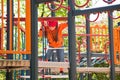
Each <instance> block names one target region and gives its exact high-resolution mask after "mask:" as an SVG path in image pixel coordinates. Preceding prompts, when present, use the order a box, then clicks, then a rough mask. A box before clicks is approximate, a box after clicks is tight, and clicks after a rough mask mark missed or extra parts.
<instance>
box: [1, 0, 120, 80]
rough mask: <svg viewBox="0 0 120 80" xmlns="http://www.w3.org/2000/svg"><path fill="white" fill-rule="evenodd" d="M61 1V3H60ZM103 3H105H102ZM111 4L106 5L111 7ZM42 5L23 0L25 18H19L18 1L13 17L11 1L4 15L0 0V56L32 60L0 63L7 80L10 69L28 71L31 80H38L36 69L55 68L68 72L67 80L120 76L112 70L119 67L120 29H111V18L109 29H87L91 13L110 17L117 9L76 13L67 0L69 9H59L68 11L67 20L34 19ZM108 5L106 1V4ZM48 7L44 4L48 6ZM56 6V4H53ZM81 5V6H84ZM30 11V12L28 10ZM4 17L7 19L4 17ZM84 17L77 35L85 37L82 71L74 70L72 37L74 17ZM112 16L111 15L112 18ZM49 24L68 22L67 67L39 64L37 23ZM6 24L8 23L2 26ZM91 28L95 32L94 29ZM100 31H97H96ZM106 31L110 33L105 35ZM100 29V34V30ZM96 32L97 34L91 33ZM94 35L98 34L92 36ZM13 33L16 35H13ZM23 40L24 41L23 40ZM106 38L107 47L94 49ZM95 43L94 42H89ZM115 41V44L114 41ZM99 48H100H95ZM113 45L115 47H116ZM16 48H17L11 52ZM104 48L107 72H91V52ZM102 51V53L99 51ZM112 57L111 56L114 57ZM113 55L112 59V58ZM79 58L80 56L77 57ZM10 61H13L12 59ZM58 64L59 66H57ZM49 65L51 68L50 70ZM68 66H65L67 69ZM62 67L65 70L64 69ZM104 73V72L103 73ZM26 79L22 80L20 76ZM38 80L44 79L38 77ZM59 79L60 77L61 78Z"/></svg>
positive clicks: (84, 10)
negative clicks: (96, 75)
mask: <svg viewBox="0 0 120 80" xmlns="http://www.w3.org/2000/svg"><path fill="white" fill-rule="evenodd" d="M61 1H63V0H61ZM104 1H105V0H104ZM113 1H114V0H112V1H110V2H108V3H112V2H113ZM43 2H49V0H36V1H35V0H31V1H29V0H26V1H25V5H24V6H25V14H24V16H25V17H24V18H23V17H22V16H21V15H20V14H21V13H20V0H18V3H17V4H18V6H17V9H18V14H15V15H14V14H13V12H14V10H13V7H14V5H13V0H10V1H8V2H7V11H5V9H4V8H5V7H4V6H5V2H4V0H1V3H0V4H1V5H0V6H1V15H0V16H1V17H0V20H1V29H0V33H1V34H0V35H1V37H0V54H7V58H8V59H11V56H12V54H19V55H21V56H22V55H23V54H27V55H28V54H29V55H31V56H32V57H31V59H30V61H29V60H22V59H21V58H20V60H5V59H4V60H0V66H1V67H0V68H1V69H7V70H8V73H7V76H9V77H6V80H11V78H10V73H9V70H13V69H16V70H17V69H18V70H21V69H22V70H23V69H29V68H30V71H31V74H30V77H29V78H30V79H31V80H37V79H38V68H51V67H53V68H55V67H58V68H60V67H63V68H66V69H68V68H69V70H68V72H69V76H67V77H69V79H70V80H76V73H91V72H97V71H98V70H99V71H98V73H99V72H100V71H101V72H104V73H106V72H107V73H109V72H110V73H111V74H110V75H111V80H114V79H115V74H114V73H115V72H120V69H119V68H115V66H114V65H115V64H117V65H119V64H120V60H119V58H120V55H119V54H120V44H119V41H120V37H119V36H120V34H119V31H120V28H119V27H118V28H115V29H113V23H112V22H113V21H112V18H111V17H109V21H108V22H109V24H108V26H109V27H106V26H103V27H102V28H101V27H98V26H97V27H96V26H95V27H90V20H88V15H89V14H90V13H95V12H104V11H109V14H110V15H111V12H112V11H113V10H117V9H120V5H119V4H118V5H111V6H105V7H100V8H91V9H83V10H75V8H74V6H78V5H77V4H76V3H75V2H74V4H72V3H73V0H69V1H68V4H69V7H64V6H62V2H61V3H60V5H59V6H60V7H58V8H65V9H68V10H69V12H68V17H67V18H57V17H54V18H52V17H51V18H38V17H37V6H36V5H38V4H39V3H43ZM88 2H89V0H87V2H86V4H88ZM105 2H107V1H105ZM49 4H51V3H47V5H49ZM53 4H54V5H56V4H55V3H53ZM86 4H85V5H83V6H86ZM83 6H78V7H83ZM27 7H29V8H27ZM49 8H50V7H49ZM58 8H57V9H51V8H50V10H52V11H56V10H58ZM6 14H7V16H5V15H6ZM83 14H86V25H85V26H86V27H85V29H86V34H83V35H81V34H80V35H79V36H85V37H86V44H87V46H86V58H87V60H86V61H87V68H84V67H77V68H76V66H75V65H76V60H75V59H76V57H75V56H76V54H75V53H76V44H75V43H74V42H76V41H75V39H76V38H75V37H76V35H74V34H73V33H75V19H74V17H75V16H77V15H83ZM111 16H112V15H111ZM48 19H49V20H50V19H57V20H67V19H68V26H69V27H68V35H69V36H68V38H69V40H68V41H69V63H64V62H63V63H58V62H56V63H55V62H38V59H37V57H38V47H37V46H38V40H37V39H38V33H37V31H38V29H37V27H38V25H37V23H38V21H44V20H48ZM5 21H6V22H7V23H5ZM93 28H94V29H93ZM99 28H100V29H99ZM107 28H109V30H108V31H107ZM101 29H102V30H101ZM103 29H105V32H103ZM94 30H98V31H94ZM94 32H97V33H94ZM15 33H16V34H15ZM23 36H24V37H23ZM106 36H107V39H108V40H106V41H108V42H106V44H105V43H101V45H102V48H101V47H99V48H98V47H96V44H97V43H99V41H101V42H104V41H102V40H104V39H106V38H105V37H106ZM92 39H94V40H92ZM113 39H114V41H113ZM6 45H7V46H6ZM98 45H99V44H98ZM115 45H116V46H115ZM107 46H109V48H110V51H109V52H108V49H107V48H108V47H107ZM14 47H16V48H14ZM103 47H105V52H106V53H109V57H110V65H111V66H110V68H108V67H107V68H94V67H91V57H92V53H91V52H90V51H91V50H92V51H94V50H95V51H97V50H96V49H99V50H100V49H103ZM102 51H103V50H102ZM113 53H114V54H113ZM113 55H114V56H113ZM80 56H82V54H80ZM12 59H13V58H12ZM53 64H56V65H53ZM59 64H60V65H59ZM51 65H52V66H51ZM66 65H67V66H66ZM64 66H65V67H64ZM102 70H104V71H102ZM22 77H23V78H25V76H22ZM47 77H48V78H51V77H50V75H49V76H47ZM40 78H45V77H40ZM61 78H62V77H61Z"/></svg>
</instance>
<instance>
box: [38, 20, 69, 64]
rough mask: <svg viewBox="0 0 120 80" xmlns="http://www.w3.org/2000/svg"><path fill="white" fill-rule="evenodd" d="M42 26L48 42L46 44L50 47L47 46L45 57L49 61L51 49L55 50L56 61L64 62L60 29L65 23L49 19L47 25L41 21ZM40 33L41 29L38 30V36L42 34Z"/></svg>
mask: <svg viewBox="0 0 120 80" xmlns="http://www.w3.org/2000/svg"><path fill="white" fill-rule="evenodd" d="M43 26H44V28H45V34H46V37H47V40H48V43H49V44H48V46H49V48H51V49H49V48H48V50H47V53H46V55H45V59H46V60H48V61H49V60H50V57H51V56H52V54H53V51H54V50H56V55H57V60H58V62H64V49H63V36H62V30H63V29H64V28H65V27H67V23H61V24H58V21H57V20H50V21H47V25H44V23H43ZM40 30H41V29H40ZM41 33H42V30H41V31H40V32H39V36H40V35H42V34H41Z"/></svg>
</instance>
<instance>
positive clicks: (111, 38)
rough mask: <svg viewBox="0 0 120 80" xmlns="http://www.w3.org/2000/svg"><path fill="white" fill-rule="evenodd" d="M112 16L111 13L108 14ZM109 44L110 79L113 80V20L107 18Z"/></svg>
mask: <svg viewBox="0 0 120 80" xmlns="http://www.w3.org/2000/svg"><path fill="white" fill-rule="evenodd" d="M109 15H111V16H112V12H110V14H109ZM108 27H109V28H108V29H109V42H110V48H109V51H110V64H111V66H110V71H111V72H110V78H111V80H115V64H114V43H113V19H112V18H110V17H109V16H108Z"/></svg>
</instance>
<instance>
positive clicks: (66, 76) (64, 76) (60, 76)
mask: <svg viewBox="0 0 120 80" xmlns="http://www.w3.org/2000/svg"><path fill="white" fill-rule="evenodd" d="M20 78H22V79H27V78H30V76H20ZM38 78H68V75H44V76H38Z"/></svg>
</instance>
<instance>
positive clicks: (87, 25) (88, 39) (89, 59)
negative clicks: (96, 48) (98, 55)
mask: <svg viewBox="0 0 120 80" xmlns="http://www.w3.org/2000/svg"><path fill="white" fill-rule="evenodd" d="M87 19H89V15H87V16H86V34H90V22H89V21H88V20H87ZM86 45H87V48H86V51H87V53H86V54H87V56H86V57H87V67H90V66H91V53H90V36H86ZM88 80H91V75H90V74H88Z"/></svg>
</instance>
